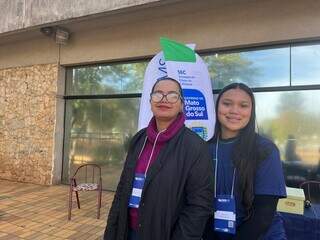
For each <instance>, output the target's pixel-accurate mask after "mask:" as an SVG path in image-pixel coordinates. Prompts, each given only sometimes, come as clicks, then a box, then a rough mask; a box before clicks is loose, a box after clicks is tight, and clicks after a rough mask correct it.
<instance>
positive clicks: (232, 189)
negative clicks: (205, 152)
mask: <svg viewBox="0 0 320 240" xmlns="http://www.w3.org/2000/svg"><path fill="white" fill-rule="evenodd" d="M218 149H219V136H218V138H217V143H216V149H215V152H216V159H215V160H216V162H215V169H214V184H215V186H214V197H217V175H218V172H217V171H218ZM235 175H236V168H234V169H233V177H232V188H231V197H232V198H233V197H234V182H235Z"/></svg>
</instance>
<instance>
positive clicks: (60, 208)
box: [0, 180, 113, 240]
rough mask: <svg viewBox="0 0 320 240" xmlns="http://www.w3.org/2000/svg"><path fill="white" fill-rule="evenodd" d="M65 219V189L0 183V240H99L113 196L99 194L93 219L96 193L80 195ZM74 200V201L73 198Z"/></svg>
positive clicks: (8, 182)
mask: <svg viewBox="0 0 320 240" xmlns="http://www.w3.org/2000/svg"><path fill="white" fill-rule="evenodd" d="M79 194H80V196H79V198H80V204H81V209H78V208H77V207H76V202H73V205H74V207H73V210H72V219H71V221H68V220H67V214H68V208H67V203H68V186H65V185H56V186H40V185H34V184H28V183H17V182H10V181H5V180H0V240H16V239H30V240H42V239H44V240H59V239H74V240H94V239H102V235H103V231H104V228H105V225H106V216H107V212H108V211H109V208H110V205H111V202H112V199H113V193H111V192H103V194H102V208H101V218H100V220H98V219H96V206H97V205H96V200H97V199H96V192H80V193H79ZM74 199H75V198H74Z"/></svg>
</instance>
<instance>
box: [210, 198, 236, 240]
mask: <svg viewBox="0 0 320 240" xmlns="http://www.w3.org/2000/svg"><path fill="white" fill-rule="evenodd" d="M214 201H215V212H214V230H215V231H217V232H224V233H230V234H235V233H236V203H235V200H234V198H233V197H231V196H227V195H218V196H217V197H216V198H215V200H214Z"/></svg>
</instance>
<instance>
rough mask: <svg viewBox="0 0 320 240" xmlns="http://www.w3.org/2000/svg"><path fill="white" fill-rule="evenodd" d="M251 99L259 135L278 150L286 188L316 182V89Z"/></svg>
mask: <svg viewBox="0 0 320 240" xmlns="http://www.w3.org/2000/svg"><path fill="white" fill-rule="evenodd" d="M255 96H256V102H257V120H258V126H259V132H260V133H262V134H265V135H268V136H269V137H271V138H272V139H273V141H274V142H275V143H276V145H277V146H278V147H279V149H280V153H281V160H282V162H283V168H284V172H285V177H286V183H287V186H291V187H298V186H299V184H300V183H302V182H303V181H305V180H320V124H319V123H320V108H316V107H314V103H317V102H320V90H312V91H310V90H309V91H292V92H269V93H266V92H265V93H255ZM319 197H320V196H319Z"/></svg>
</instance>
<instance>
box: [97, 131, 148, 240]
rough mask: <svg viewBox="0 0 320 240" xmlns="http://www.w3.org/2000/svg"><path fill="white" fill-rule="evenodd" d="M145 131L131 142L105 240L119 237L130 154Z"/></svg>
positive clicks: (140, 132)
mask: <svg viewBox="0 0 320 240" xmlns="http://www.w3.org/2000/svg"><path fill="white" fill-rule="evenodd" d="M143 132H144V131H143V130H141V131H139V132H138V133H137V134H136V135H135V136H134V137H133V138H132V140H131V142H130V147H129V151H128V154H127V158H126V161H125V164H124V167H123V170H122V173H121V177H120V181H119V183H118V186H117V190H116V193H115V195H114V198H113V201H112V205H111V208H110V211H109V215H108V220H107V226H106V229H105V231H104V237H103V239H105V240H106V239H108V240H114V239H116V236H117V227H118V219H119V212H120V206H119V205H120V198H121V196H122V192H123V188H124V185H125V183H126V177H127V175H128V173H127V172H128V171H127V166H128V163H129V156H130V153H132V152H133V149H134V147H135V146H136V144H137V139H138V138H139V137H140V136H141V135H142V134H143Z"/></svg>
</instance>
